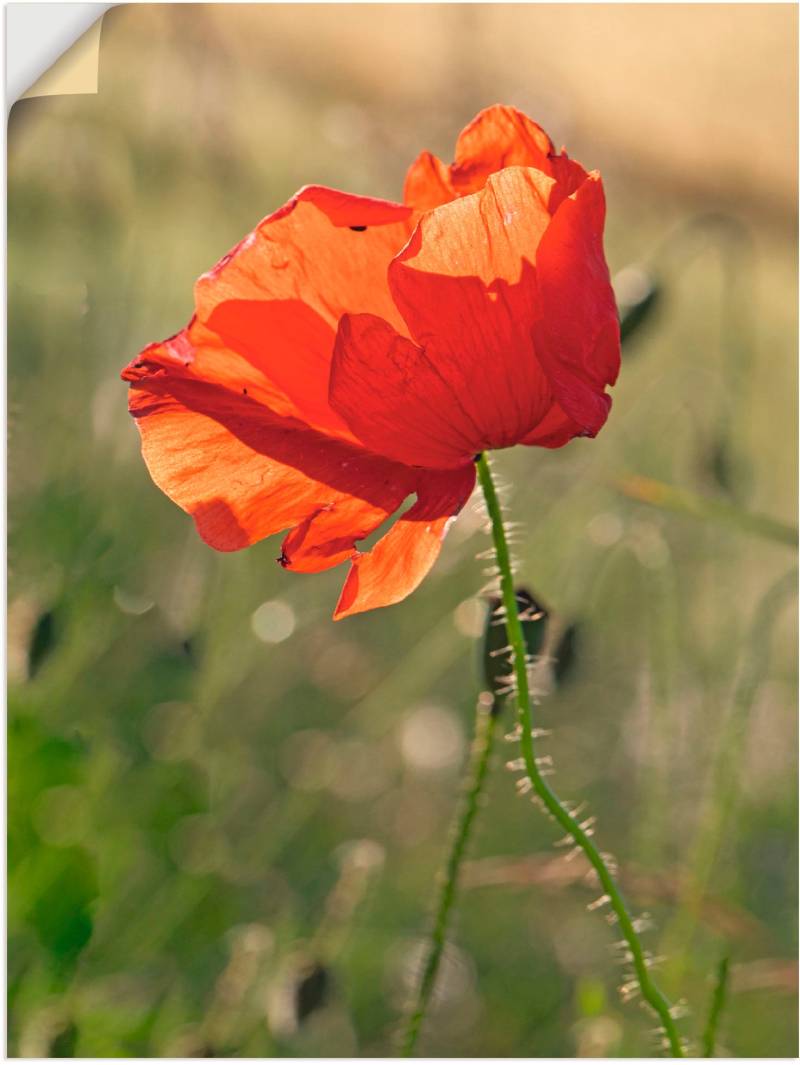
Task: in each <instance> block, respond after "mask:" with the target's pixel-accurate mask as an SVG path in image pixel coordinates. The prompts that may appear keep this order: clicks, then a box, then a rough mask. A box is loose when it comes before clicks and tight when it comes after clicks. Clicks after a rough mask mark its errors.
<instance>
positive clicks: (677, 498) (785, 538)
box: [616, 475, 798, 550]
mask: <svg viewBox="0 0 800 1065" xmlns="http://www.w3.org/2000/svg"><path fill="white" fill-rule="evenodd" d="M616 487H617V490H618V491H619V492H621V493H622V495H624V496H627V497H628V499H633V500H635V501H636V502H637V503H647V504H649V505H650V506H652V507H658V508H659V509H660V510H670V511H673V512H674V513H676V514H685V515H687V516H688V517H691V518H699V519H701V520H704V521H714V522H718V523H719V524H721V525H727V526H728V527H730V528H734V529H740V530H741V531H742V532H748V533H753V534H755V535H756V536H761V537H763V538H764V539H767V540H774V541H775V542H776V543H779V544H785V545H786V546H787V547H793V548H794V549H795V550H797V540H798V530H797V528H796V527H795V526H793V525H788V524H786V523H785V522H782V521H778V520H777V519H776V518H770V517H767V515H765V514H754V513H753V512H752V511H748V510H743V509H742V508H741V507H738V506H736V505H735V504H732V503H727V502H724V501H723V500H720V499H705V498H704V497H703V496H699V495H696V494H695V493H694V492H688V491H686V489H684V488H675V487H673V486H672V485H669V484H664V482H663V481H656V480H653V478H651V477H640V476H637V475H634V476H629V477H623V478H621V479H620V480H619V481H617V484H616Z"/></svg>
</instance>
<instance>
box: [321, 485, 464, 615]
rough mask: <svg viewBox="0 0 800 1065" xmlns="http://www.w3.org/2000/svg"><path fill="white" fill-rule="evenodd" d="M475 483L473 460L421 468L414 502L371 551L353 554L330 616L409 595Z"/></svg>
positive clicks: (419, 581) (435, 553) (425, 570)
mask: <svg viewBox="0 0 800 1065" xmlns="http://www.w3.org/2000/svg"><path fill="white" fill-rule="evenodd" d="M474 484H475V467H474V466H473V465H470V466H467V467H465V468H464V469H461V470H452V471H446V472H445V471H430V472H428V471H424V472H422V473H421V474H420V480H419V482H418V485H417V502H416V503H415V504H414V506H413V507H412V508H411V509H410V510H408V511H407V512H406V513H405V514H403V515H402V517H400V518H399V519H398V520H397V521H396V522H395V524H394V525H393V526H392V528H391V529H390V530H389V532H388V533H387V534H386V535H385V536H384V537H383V538H382V539H380V540H379V541H378V543H377V544H376V545H375V546H374V547H373V548H372V550H371V551H368V552H366V553H365V554H362V555H357V556H356V558H355V559H354V561H353V565H352V566H351V568H350V572H349V574H348V575H347V580H346V581H345V583H344V587H343V588H342V594H341V596H340V597H339V603H338V605H337V607H336V612H335V613H334V615H333V616H334V619H336V620H339V619H340V618H344V617H348V616H349V615H350V614H359V613H361V612H362V611H364V610H373V609H374V608H375V607H379V606H389V605H391V604H392V603H399V602H400V600H401V599H405V597H406V596H407V595H410V594H411V592H413V591H414V589H415V588H416V587H417V586H418V585H419V584H420V583H421V581H422V580H423V579H424V577H425V576H426V574H427V573H428V571H429V570H430V568H431V566H433V564H434V562H435V561H436V559H437V558H438V556H439V552H440V550H441V547H442V541H443V540H444V537H445V535H446V533H447V529H448V527H449V525H450V523H451V522H452V520H453V518H454V517H455V515H456V514H458V512H459V511H460V510H461V508H462V507H463V506H464V504H465V503H466V501H467V500H468V499H469V497H470V494H471V492H472V489H473V487H474Z"/></svg>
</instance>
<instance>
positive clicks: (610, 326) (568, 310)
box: [534, 173, 620, 435]
mask: <svg viewBox="0 0 800 1065" xmlns="http://www.w3.org/2000/svg"><path fill="white" fill-rule="evenodd" d="M604 221H605V197H604V194H603V185H602V182H601V180H600V177H599V175H598V174H597V173H592V174H590V175H589V177H588V179H587V180H586V181H585V182H584V183H583V184H582V185H581V186H580V188H579V189H578V190H577V192H575V193H573V195H572V196H570V197H569V198H567V199H565V200H564V201H563V203H562V204H561V206H560V207H559V209H558V210H557V211H556V213H555V215H554V217H553V221H552V223H551V224H550V226H549V228H548V230H547V232H546V233H545V235H544V237H543V238H542V240H541V243H540V244H539V249H538V252H537V257H536V274H537V280H538V286H539V293H540V300H541V317H540V319H539V320H538V321H537V322H536V324H535V327H534V338H535V342H536V352H537V355H538V356H539V359H540V360H541V363H542V365H543V366H544V369H545V371H546V373H547V376H548V377H549V379H550V382H551V385H552V388H553V393H554V394H555V397H556V399H557V400H558V402H559V404H560V405H561V407H562V408H563V410H564V412H565V413H566V414H567V415H568V416H569V417H570V418H572V419H573V420H574V421H575V422H577V423H578V425H580V426H581V428H582V430H583V432H584V433H585V434H587V435H594V434H595V433H596V432H597V431H598V430H599V429H600V427H601V426H602V425H603V423H604V422H605V419H606V417H607V415H608V409H609V407H610V405H611V400H610V398H609V397H608V396H606V395H605V394H604V389H605V386H606V385H613V384H614V382H615V380H616V378H617V373H618V372H619V362H620V344H619V321H618V318H617V308H616V303H615V301H614V293H613V290H612V288H611V282H610V280H609V276H608V267H607V266H606V261H605V257H604V255H603V225H604Z"/></svg>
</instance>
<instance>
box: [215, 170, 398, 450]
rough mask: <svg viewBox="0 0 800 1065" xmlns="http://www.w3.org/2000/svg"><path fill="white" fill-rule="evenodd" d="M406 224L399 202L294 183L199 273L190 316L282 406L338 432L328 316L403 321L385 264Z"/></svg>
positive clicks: (333, 321) (331, 320) (333, 327)
mask: <svg viewBox="0 0 800 1065" xmlns="http://www.w3.org/2000/svg"><path fill="white" fill-rule="evenodd" d="M411 225H412V223H411V210H410V208H408V207H405V206H403V205H402V204H395V203H389V202H387V201H385V200H375V199H371V198H368V197H364V196H350V195H348V194H347V193H344V192H339V191H337V190H336V189H327V188H322V187H320V186H309V187H307V188H304V189H301V190H300V192H298V193H297V195H296V196H294V197H293V198H292V199H291V200H290V201H289V203H287V204H286V205H285V206H284V207H282V208H281V209H280V210H278V211H276V212H275V213H274V214H273V215H271V216H270V217H269V218H266V219H264V221H263V222H261V223H260V224H259V225H258V226H257V228H256V229H255V230H254V231H253V232H252V233H250V234H249V235H248V236H247V237H245V239H244V240H243V241H241V243H240V244H238V245H237V247H236V248H234V249H233V251H231V252H230V253H229V254H228V255H226V256H225V257H224V258H223V259H222V260H221V261H220V262H219V263H218V264H217V265H216V266H215V267H214V268H213V269H212V270H210V271H209V272H208V273H206V274H204V275H203V276H202V277H201V278H200V279H199V280H198V282H197V285H196V287H195V300H196V305H197V318H198V319H199V321H200V323H202V324H204V325H205V326H207V327H208V329H210V330H212V331H213V332H214V333H216V334H217V335H218V336H219V337H220V338H221V341H222V343H223V345H225V346H227V348H229V349H230V350H232V351H235V352H236V353H237V354H238V355H239V356H240V357H241V359H242V360H244V361H246V362H247V363H249V364H250V365H251V366H252V367H253V368H255V369H256V370H257V371H258V372H259V374H260V375H261V376H262V377H263V378H264V380H265V381H268V382H270V383H271V385H272V387H273V390H275V391H278V392H279V393H280V394H282V395H283V396H284V397H285V401H284V403H283V405H282V406H281V410H284V409H293V410H294V411H296V412H297V413H298V414H299V415H300V416H301V417H302V418H303V419H304V420H305V421H307V422H308V423H309V424H311V425H314V426H317V427H319V428H321V429H324V430H326V431H332V432H340V431H341V430H342V426H341V423H340V421H339V419H338V418H336V416H335V415H332V414H331V412H330V410H329V408H328V403H327V395H328V374H329V369H330V360H331V355H332V353H333V342H334V337H335V333H336V325H337V322H338V320H339V318H340V317H341V315H342V314H344V313H345V311H352V312H356V313H358V312H371V313H375V314H379V315H381V317H383V318H386V319H387V320H388V321H391V322H393V323H394V324H395V325H396V326H397V327H398V328H400V329H403V323H402V320H401V319H400V317H399V315H398V313H397V310H396V309H395V307H394V304H393V302H392V299H391V296H390V294H389V291H388V287H387V284H386V269H387V266H388V264H389V261H390V260H391V258H392V256H393V255H394V254H395V253H396V252H397V251H398V250H399V249H400V248H402V246H403V245H404V244H405V242H406V240H407V239H408V236H409V233H410V232H411ZM198 376H208V375H206V374H204V373H203V372H202V369H201V368H199V369H198Z"/></svg>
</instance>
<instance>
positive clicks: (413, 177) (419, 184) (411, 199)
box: [403, 152, 457, 211]
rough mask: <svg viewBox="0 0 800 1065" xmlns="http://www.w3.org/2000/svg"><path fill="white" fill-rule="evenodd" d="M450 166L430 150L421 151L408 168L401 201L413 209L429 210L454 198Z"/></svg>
mask: <svg viewBox="0 0 800 1065" xmlns="http://www.w3.org/2000/svg"><path fill="white" fill-rule="evenodd" d="M456 195H457V193H456V192H455V191H454V190H453V185H452V182H451V181H450V167H449V166H446V165H445V164H444V163H443V162H442V161H441V159H437V158H436V156H435V155H431V153H430V152H422V153H421V154H420V155H419V156H418V157H417V158H416V159H415V160H414V162H413V163H412V164H411V166H410V167H409V168H408V173H407V174H406V180H405V184H404V186H403V202H404V203H407V204H408V205H409V206H410V207H413V208H414V210H415V211H429V210H430V209H431V208H432V207H439V206H440V205H441V204H443V203H449V202H450V200H453V199H455V197H456Z"/></svg>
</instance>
